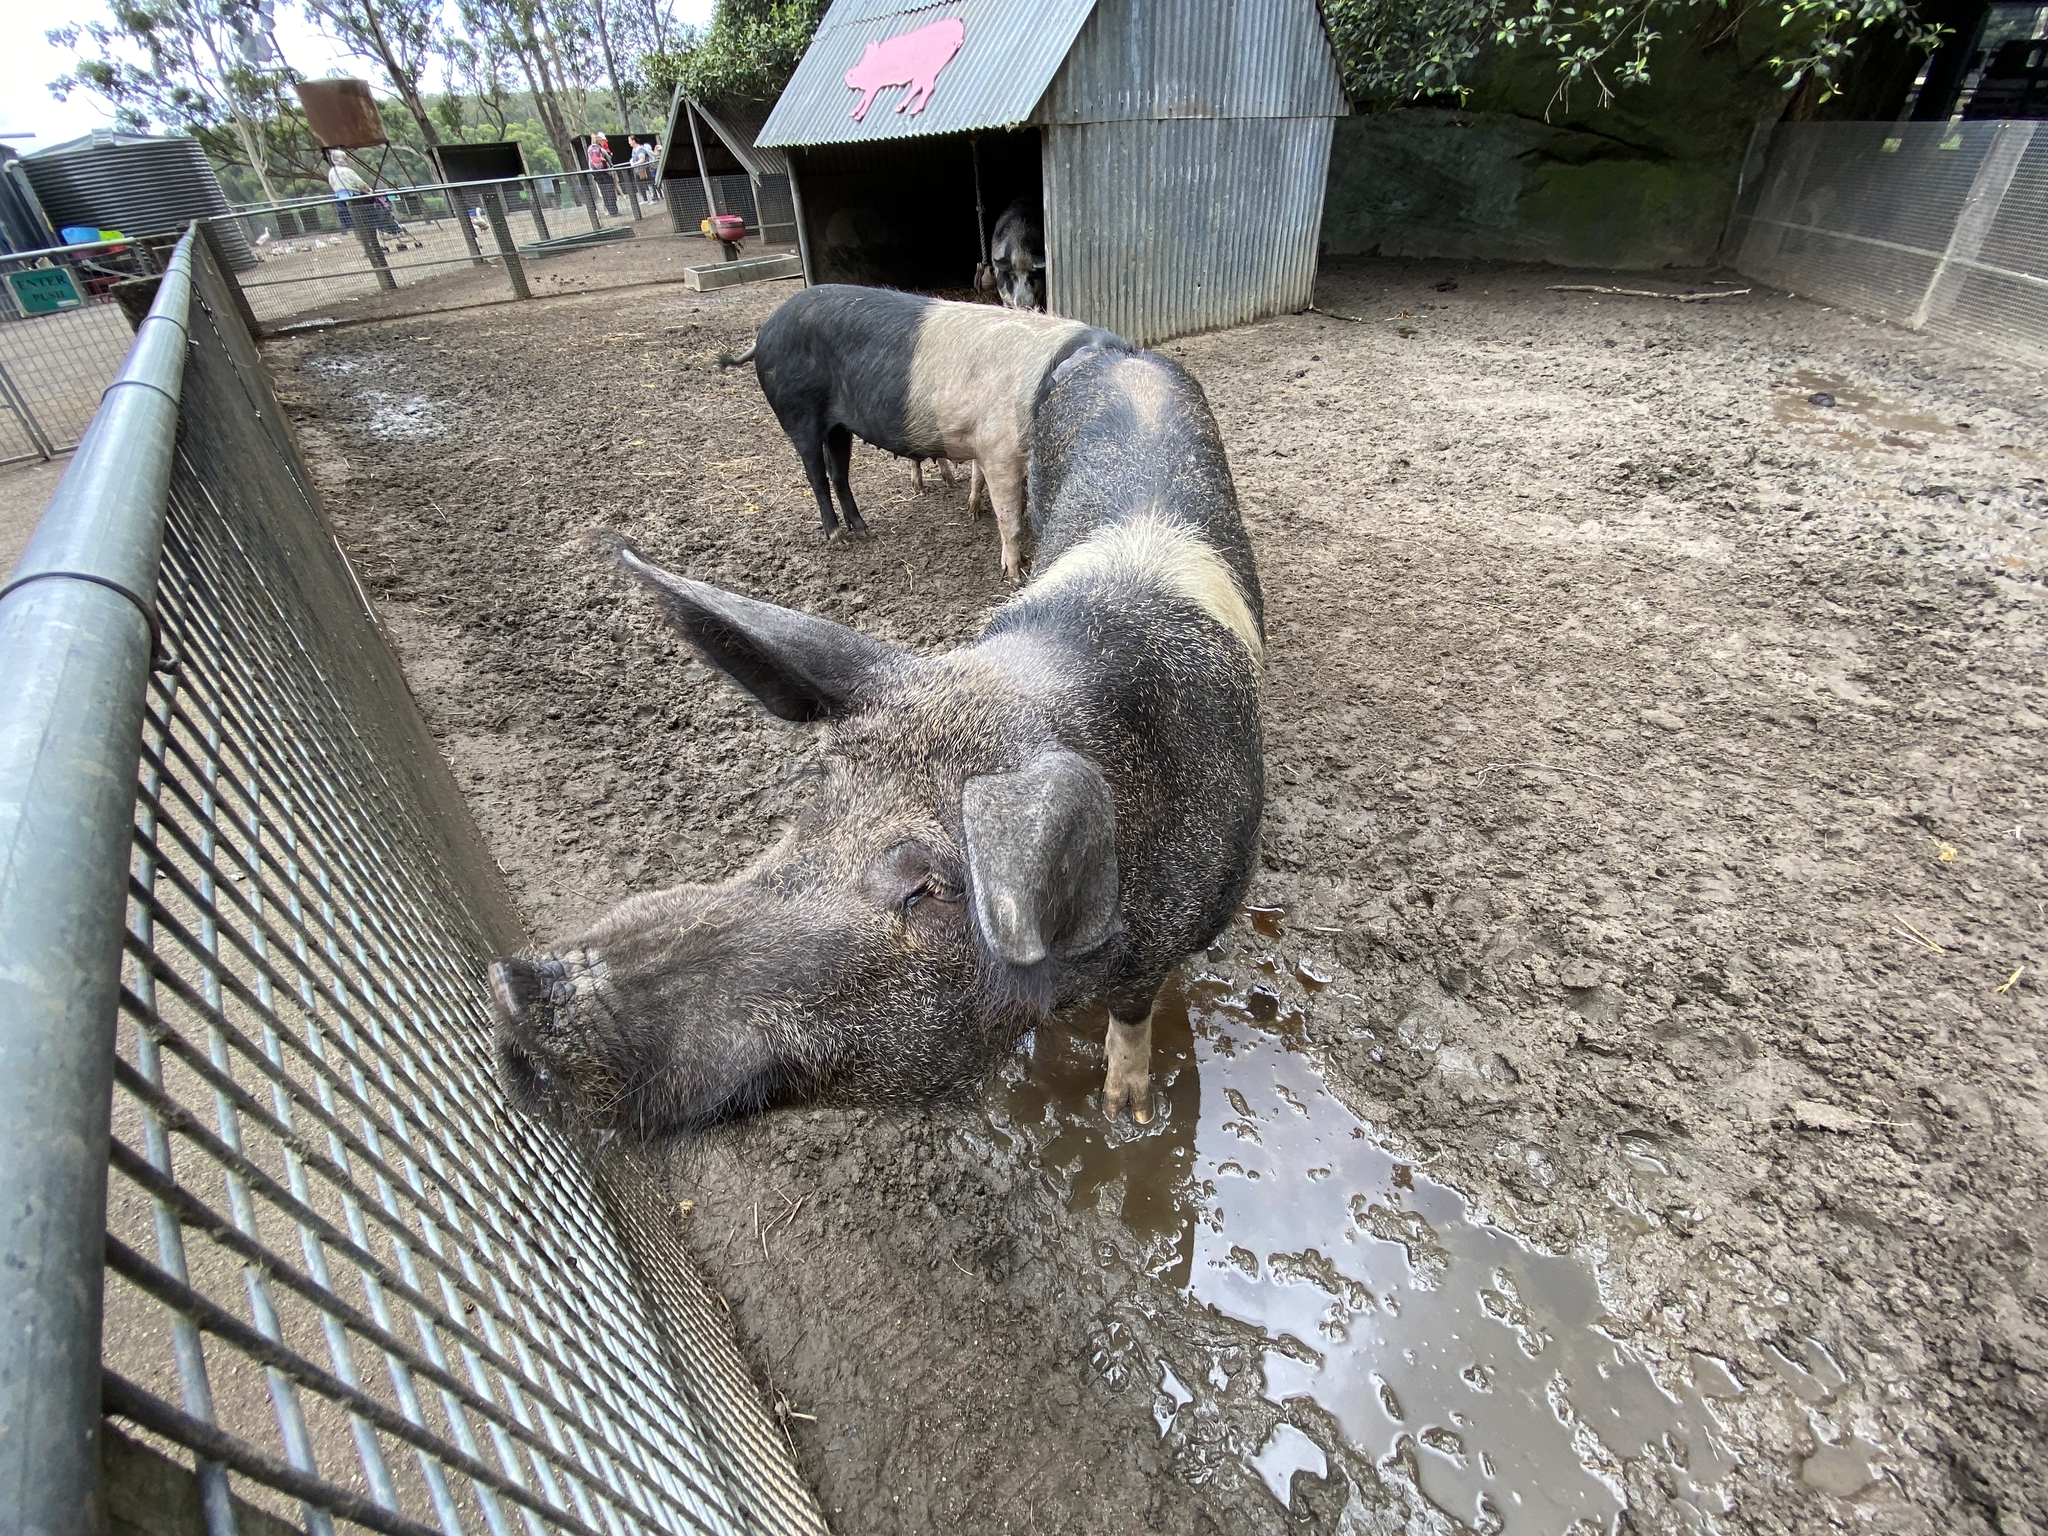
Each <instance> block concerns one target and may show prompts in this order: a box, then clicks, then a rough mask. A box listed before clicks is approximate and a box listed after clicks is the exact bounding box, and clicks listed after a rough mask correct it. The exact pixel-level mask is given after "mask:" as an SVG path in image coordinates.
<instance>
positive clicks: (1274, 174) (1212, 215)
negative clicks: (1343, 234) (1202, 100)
mask: <svg viewBox="0 0 2048 1536" xmlns="http://www.w3.org/2000/svg"><path fill="white" fill-rule="evenodd" d="M1333 121H1334V119H1332V118H1329V117H1241V118H1223V119H1214V118H1210V119H1181V120H1173V121H1158V120H1146V121H1129V122H1110V123H1080V124H1073V125H1069V126H1063V127H1052V128H1047V129H1046V130H1045V225H1046V264H1047V277H1048V278H1049V280H1050V292H1049V294H1048V295H1047V299H1048V303H1049V306H1050V307H1051V308H1052V310H1053V311H1054V312H1055V313H1058V314H1062V315H1071V316H1073V317H1074V318H1075V319H1077V320H1086V321H1088V322H1089V323H1091V324H1094V325H1101V326H1107V327H1108V328H1109V329H1110V330H1113V331H1116V332H1119V333H1120V334H1122V335H1124V336H1128V337H1130V338H1131V340H1133V341H1136V342H1139V343H1140V344H1142V345H1147V346H1149V345H1152V344H1153V343H1155V342H1159V341H1163V340H1165V339H1166V338H1167V337H1169V336H1184V335H1187V334H1188V333H1190V332H1192V331H1208V330H1215V329H1217V328H1218V327H1220V326H1226V325H1241V324H1243V323H1244V322H1246V321H1248V320H1256V319H1260V318H1262V317H1263V316H1266V315H1277V314H1286V313H1290V312H1292V311H1294V310H1299V309H1302V308H1305V307H1306V306H1307V305H1308V303H1309V302H1310V300H1311V298H1312V297H1313V295H1314V291H1315V276H1316V242H1317V238H1318V235H1319V234H1320V231H1321V228H1322V221H1323V187H1324V183H1325V182H1326V180H1327V179H1328V174H1329V165H1330V132H1331V126H1332V123H1333Z"/></svg>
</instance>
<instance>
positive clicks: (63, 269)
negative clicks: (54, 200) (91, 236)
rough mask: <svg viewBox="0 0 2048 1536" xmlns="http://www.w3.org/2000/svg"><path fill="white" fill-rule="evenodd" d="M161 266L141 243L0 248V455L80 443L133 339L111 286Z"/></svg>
mask: <svg viewBox="0 0 2048 1536" xmlns="http://www.w3.org/2000/svg"><path fill="white" fill-rule="evenodd" d="M158 266H159V264H158V262H157V260H156V256H155V253H154V251H153V249H152V247H151V245H150V244H148V243H145V242H142V241H121V242H102V243H100V244H96V245H87V246H67V247H62V248H59V249H57V250H52V251H29V252H23V253H21V254H18V255H7V256H0V463H13V462H15V461H16V460H19V459H31V458H41V459H47V458H51V457H54V456H55V455H57V454H60V453H64V452H66V451H68V450H70V449H72V448H75V447H76V446H77V445H78V440H79V438H80V437H81V436H83V435H84V433H85V428H86V424H87V423H88V422H90V421H91V420H92V416H93V412H94V411H96V410H98V409H99V404H100V393H101V391H102V390H104V389H105V388H106V387H107V385H108V384H109V383H111V382H112V381H113V378H114V374H115V372H116V371H117V370H118V369H119V368H120V366H121V360H122V358H124V357H126V356H127V354H128V344H129V342H130V341H131V340H132V339H133V334H132V332H131V331H130V329H129V326H128V322H127V320H126V319H124V318H123V317H122V314H121V310H120V306H119V305H117V304H116V303H115V302H114V299H113V293H112V290H113V286H114V284H116V283H118V282H120V281H122V280H123V279H125V278H130V277H138V276H147V275H151V274H154V273H156V272H157V271H158Z"/></svg>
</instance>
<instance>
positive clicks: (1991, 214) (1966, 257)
mask: <svg viewBox="0 0 2048 1536" xmlns="http://www.w3.org/2000/svg"><path fill="white" fill-rule="evenodd" d="M2037 126H2038V125H2037V124H2035V123H2031V122H2007V123H2000V124H1999V125H1998V131H1997V133H1996V134H1994V135H1993V136H1992V140H1991V144H1990V146H1989V147H1988V148H1987V149H1986V150H1985V151H1984V159H1983V160H1982V162H1980V163H1979V165H1978V166H1977V174H1976V177H1975V178H1974V179H1973V180H1972V181H1971V182H1970V192H1969V195H1968V196H1967V197H1966V198H1964V200H1963V209H1962V212H1961V213H1959V214H1957V215H1956V222H1955V227H1954V228H1953V229H1951V230H1950V231H1949V236H1948V245H1947V246H1946V247H1945V248H1944V249H1943V251H1942V253H1941V260H1940V261H1938V262H1936V263H1935V264H1934V275H1933V276H1932V277H1930V278H1929V279H1928V280H1927V291H1926V292H1925V293H1923V294H1921V295H1920V302H1919V303H1918V304H1916V305H1915V306H1914V307H1913V313H1912V316H1911V317H1910V318H1909V319H1908V320H1907V321H1906V324H1907V326H1908V327H1910V328H1911V329H1913V330H1916V331H1923V330H1925V329H1926V328H1927V323H1928V321H1930V320H1941V319H1945V318H1947V316H1948V312H1949V311H1950V310H1951V309H1953V308H1955V303H1956V297H1957V295H1958V294H1959V293H1960V292H1961V290H1962V286H1963V279H1964V278H1965V277H1967V276H1968V275H1969V271H1970V265H1969V264H1970V263H1972V262H1974V261H1976V259H1977V258H1978V257H1979V256H1980V255H1982V254H1983V251H1984V241H1985V238H1986V237H1987V236H1989V235H1990V233H1991V226H1992V225H1993V224H1995V223H1997V222H1998V210H1999V209H2000V208H2001V207H2002V206H2003V205H2004V203H2005V194H2006V192H2007V191H2008V190H2009V189H2010V188H2011V186H2012V179H2013V175H2014V173H2015V172H2017V171H2018V170H2019V168H2020V161H2021V160H2022V159H2024V158H2025V156H2026V153H2027V146H2028V145H2029V144H2031V143H2033V142H2034V130H2035V128H2036V127H2037Z"/></svg>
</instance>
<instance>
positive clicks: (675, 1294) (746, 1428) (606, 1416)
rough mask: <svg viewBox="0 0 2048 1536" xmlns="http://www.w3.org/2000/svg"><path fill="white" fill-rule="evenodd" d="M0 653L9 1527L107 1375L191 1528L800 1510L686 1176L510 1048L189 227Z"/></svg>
mask: <svg viewBox="0 0 2048 1536" xmlns="http://www.w3.org/2000/svg"><path fill="white" fill-rule="evenodd" d="M0 672H4V673H5V675H6V677H7V678H8V687H7V688H6V689H4V690H0V1182H4V1184H5V1185H6V1187H7V1189H8V1193H9V1199H8V1200H7V1201H6V1202H4V1203H0V1259H4V1262H0V1319H4V1320H5V1326H4V1331H0V1529H5V1530H7V1531H9V1532H17V1533H21V1536H86V1533H88V1532H90V1533H94V1536H97V1533H98V1531H99V1530H100V1528H101V1526H100V1515H99V1511H98V1507H97V1504H96V1499H95V1494H96V1490H97V1489H98V1488H99V1485H100V1478H101V1475H102V1453H101V1448H100V1441H101V1435H100V1426H101V1420H102V1414H103V1413H104V1414H105V1415H106V1416H107V1417H108V1418H109V1419H110V1420H113V1421H116V1422H118V1423H119V1424H120V1425H122V1426H123V1427H124V1432H123V1433H122V1434H121V1435H119V1436H113V1435H109V1436H107V1437H106V1439H107V1441H108V1444H109V1445H110V1446H113V1447H119V1448H122V1454H121V1455H120V1456H114V1455H113V1454H112V1453H111V1451H110V1452H109V1453H108V1456H107V1459H106V1460H105V1466H106V1467H107V1468H109V1469H114V1468H117V1467H125V1466H131V1465H133V1464H134V1462H133V1456H134V1454H151V1453H153V1454H154V1455H156V1456H157V1457H159V1458H162V1457H169V1458H173V1459H177V1460H181V1461H182V1462H183V1463H184V1464H185V1465H186V1466H188V1467H189V1468H190V1469H191V1470H190V1472H189V1474H184V1475H187V1476H189V1478H190V1479H191V1480H192V1482H193V1483H194V1484H195V1485H196V1499H195V1502H196V1505H197V1507H198V1508H199V1509H201V1510H202V1511H203V1524H204V1528H205V1530H206V1532H207V1536H233V1533H235V1532H236V1531H237V1529H238V1526H239V1528H241V1529H243V1530H245V1531H247V1530H254V1529H258V1528H261V1529H277V1528H278V1523H279V1522H283V1524H285V1525H288V1526H290V1527H292V1528H296V1529H298V1530H300V1531H302V1532H304V1533H305V1536H328V1533H329V1532H332V1531H335V1530H337V1529H338V1528H340V1527H341V1526H353V1527H358V1528H362V1529H367V1530H372V1531H378V1532H382V1533H386V1536H458V1533H463V1532H483V1533H488V1536H510V1533H511V1532H512V1531H513V1530H514V1529H515V1528H516V1529H518V1530H521V1531H523V1532H525V1533H527V1536H539V1533H541V1532H547V1531H562V1532H573V1533H577V1536H599V1533H602V1536H624V1533H633V1532H643V1531H644V1532H677V1533H680V1532H698V1531H711V1532H782V1531H792V1532H794V1531H802V1532H813V1531H822V1530H823V1524H822V1521H821V1519H820V1517H819V1515H818V1512H817V1509H816V1506H815V1503H814V1502H813V1500H812V1499H811V1497H810V1495H809V1493H808V1491H807V1490H806V1489H805V1488H804V1487H803V1485H802V1483H801V1482H800V1480H799V1479H798V1478H797V1476H796V1474H795V1472H794V1469H793V1467H792V1466H791V1464H790V1462H789V1459H788V1457H787V1455H786V1453H785V1450H784V1447H783V1445H782V1442H781V1441H780V1440H779V1439H778V1438H777V1436H776V1433H775V1428H774V1425H773V1422H772V1420H770V1418H769V1417H768V1415H767V1413H766V1411H765V1410H764V1408H763V1407H762V1405H761V1403H760V1402H759V1400H758V1398H757V1396H756V1395H755V1393H754V1391H753V1389H752V1386H751V1383H750V1382H749V1381H748V1379H747V1376H746V1373H745V1370H744V1367H743V1366H742V1364H741V1363H740V1361H739V1359H738V1356H737V1354H736V1351H735V1349H734V1346H733V1344H732V1341H731V1339H730V1336H729V1334H728V1333H727V1332H726V1331H725V1329H724V1327H723V1326H722V1325H721V1324H720V1323H719V1322H718V1320H717V1319H716V1317H715V1316H714V1313H713V1306H712V1303H711V1302H710V1300H709V1297H708V1294H707V1293H706V1292H705V1290H704V1288H703V1286H702V1284H701V1282H700V1281H699V1280H698V1278H697V1276H696V1274H695V1271H694V1269H693V1268H692V1267H691V1265H690V1262H689V1260H688V1258H687V1256H686V1255H685V1253H684V1251H683V1249H682V1246H681V1241H680V1237H679V1235H678V1233H677V1232H676V1230H675V1228H674V1222H675V1214H674V1211H673V1209H672V1208H669V1207H667V1206H666V1204H665V1202H664V1201H663V1200H662V1199H661V1197H660V1196H659V1194H658V1192H657V1191H656V1189H655V1188H654V1187H652V1186H650V1185H644V1184H638V1183H635V1182H634V1180H633V1179H632V1178H631V1177H629V1176H627V1174H625V1173H622V1172H621V1170H620V1169H619V1168H618V1167H616V1166H615V1165H611V1164H607V1163H606V1162H604V1161H602V1160H600V1159H597V1158H595V1157H594V1156H593V1155H591V1154H590V1153H588V1152H587V1151H584V1150H579V1149H578V1148H576V1147H575V1146H573V1145H572V1144H570V1143H569V1142H567V1141H565V1140H564V1139H563V1138H562V1137H560V1136H559V1135H556V1134H555V1133H553V1132H551V1131H550V1130H548V1129H547V1128H545V1127H544V1126H541V1125H539V1124H537V1123H535V1122H533V1121H531V1120H528V1119H526V1118H525V1117H523V1116H521V1115H520V1114H519V1113H517V1112H516V1111H515V1110H514V1109H513V1108H512V1107H511V1106H510V1105H509V1104H508V1102H507V1101H506V1099H505V1097H504V1095H503V1093H502V1091H501V1089H500V1087H499V1084H498V1081H497V1079H496V1076H495V1073H494V1070H493V1057H492V1048H491V1031H490V1019H489V1011H488V1006H487V998H488V990H487V985H486V982H485V979H484V974H483V965H484V962H485V959H486V958H487V957H488V956H489V955H490V954H492V953H494V952H498V951H502V950H505V949H507V948H516V947H518V946H519V945H520V944H521V942H522V935H521V932H520V929H519V925H518V922H517V919H516V917H515V915H514V913H513V911H512V909H511V907H510V904H509V901H508V899H507V897H506V895H505V892H504V890H503V887H502V882H501V881H500V879H499V877H498V875H497V874H496V871H495V869H494V867H493V866H492V865H491V863H490V861H489V859H488V857H487V855H486V854H485V853H484V852H483V850H482V847H481V844H480V842H479V840H478V838H477V835H476V833H475V830H474V827H473V825H472V824H471V823H470V821H469V819H468V816H467V813H466V810H465V808H464V807H463V805H462V803H461V801H460V797H459V795H458V793H457V791H456V790H455V787H454V784H453V781H452V778H451V776H450V775H449V774H448V772H447V769H446V767H445V765H444V764H443V763H442V761H441V759H440V757H439V755H438V753H437V752H436V750H435V747H434V744H433V742H432V739H431V737H430V736H429V735H428V734H427V731H426V728H425V725H424V723H423V722H422V721H421V719H420V718H419V716H418V713H417V711H416V709H415V707H414V705H413V703H412V700H411V696H410V694H409V693H408V692H407V690H406V686H405V683H404V679H403V677H402V675H401V674H400V672H399V671H398V668H397V664H396V662H395V660H394V659H393V658H392V656H391V654H390V651H389V649H388V648H387V646H386V645H385V643H384V641H383V638H382V634H381V631H380V630H379V628H378V625H377V621H376V619H375V617H374V615H373V614H372V613H371V611H370V610H369V608H368V605H367V603H366V601H365V599H364V598H363V595H362V593H361V590H360V588H359V587H358V586H357V585H356V583H355V580H354V577H353V575H352V574H351V573H350V571H349V569H348V566H347V563H346V561H345V560H344V558H343V557H342V555H341V552H340V548H339V545H338V544H337V543H336V541H335V538H334V535H333V533H332V531H331V529H330V528H329V526H328V524H327V522H326V520H325V517H324V514H323V513H322V512H321V510H320V508H319V505H318V502H317V499H316V498H315V496H314V494H313V492H312V490H311V488H310V486H309V483H308V479H307V475H306V472H305V469H304V466H303V464H302V463H301V461H300V460H299V458H298V455H297V451H296V448H295V447H294V445H293V443H292V440H291V438H290V435H289V432H288V430H287V429H286V428H285V426H284V425H283V422H282V418H281V413H280V411H279V409H278V406H277V403H276V401H275V399H274V397H273V396H272V394H271V392H270V387H269V384H268V381H267V378H266V377H265V375H264V372H263V369H262V366H261V364H260V362H259V361H258V359H257V355H256V351H255V346H254V340H253V337H252V336H251V334H250V332H249V329H248V327H247V325H246V323H245V321H244V320H243V319H242V318H241V311H240V306H239V305H238V303H237V302H236V298H235V295H234V292H233V284H232V280H231V279H228V278H226V277H225V276H224V275H223V274H221V273H220V272H219V271H218V270H217V269H216V268H215V267H214V266H213V264H212V262H211V260H210V258H209V257H208V255H207V254H206V250H205V247H204V246H203V245H201V244H199V243H198V242H196V241H194V240H193V239H191V238H187V239H186V240H185V241H184V242H183V243H182V244H181V245H180V246H179V247H178V251H177V254H176V256H175V258H174V259H173V260H172V262H171V263H170V266H169V270H168V271H167V272H166V274H165V275H164V277H163V280H162V284H161V288H160V290H159V292H158V295H157V299H156V302H155V304H154V307H153V308H152V310H151V312H150V314H149V317H148V318H147V320H145V321H144V322H143V324H142V326H141V328H140V331H139V333H138V335H137V337H136V340H135V345H134V348H133V351H132V352H131V353H130V355H129V357H128V360H127V362H126V364H125V365H124V366H123V368H122V370H121V373H120V376H119V378H118V379H117V380H116V381H115V383H114V385H113V386H112V387H111V388H110V389H109V391H108V393H107V401H106V404H105V405H104V407H103V408H102V409H101V411H100V413H99V415H98V416H97V417H96V418H95V420H94V422H93V424H92V426H91V427H90V428H89V429H88V431H87V433H86V435H85V439H84V441H83V443H82V444H81V445H80V447H79V450H78V452H77V455H76V456H75V458H74V459H73V461H72V463H71V465H70V467H69V469H68V471H67V473H66V475H65V478H64V480H63V483H62V485H61V486H60V487H59V490H58V492H57V495H56V497H55V498H54V499H53V501H52V503H51V506H50V510H49V512H48V514H47V515H46V516H45V518H44V520H43V522H42V524H41V525H40V526H39V527H38V529H37V531H36V533H35V535H34V537H33V538H32V540H31V542H30V545H29V548H28V550H27V552H26V553H25V554H24V556H23V558H22V560H21V563H20V565H19V566H18V567H17V568H16V573H15V575H14V578H13V579H12V581H11V582H10V583H9V585H8V586H7V588H6V589H5V591H4V592H0ZM134 1442H139V1443H140V1445H141V1447H142V1451H141V1452H140V1453H136V1452H134V1451H133V1444H134ZM158 1464H159V1465H161V1462H159V1463H158ZM108 1475H109V1476H112V1475H114V1474H113V1472H112V1471H111V1470H110V1471H109V1473H108Z"/></svg>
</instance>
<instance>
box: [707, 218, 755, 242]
mask: <svg viewBox="0 0 2048 1536" xmlns="http://www.w3.org/2000/svg"><path fill="white" fill-rule="evenodd" d="M698 228H700V229H702V230H703V231H704V235H705V238H706V239H710V240H729V241H737V240H744V239H745V238H746V237H747V221H746V220H745V219H743V218H741V217H740V216H739V215H738V214H736V213H714V214H713V215H711V217H710V218H708V219H706V220H705V221H704V222H703V223H702V224H700V225H699V226H698Z"/></svg>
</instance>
